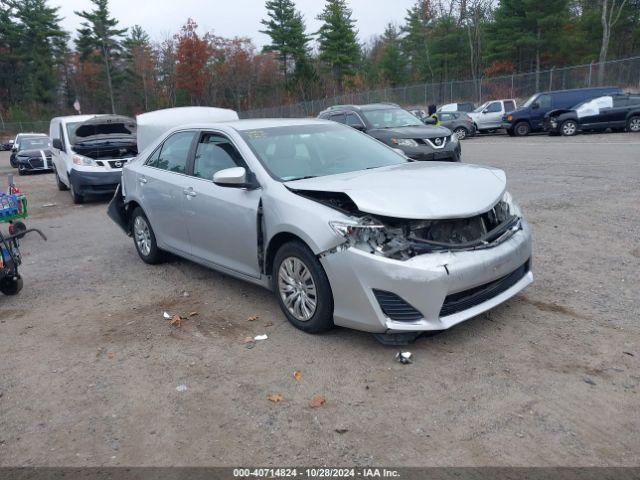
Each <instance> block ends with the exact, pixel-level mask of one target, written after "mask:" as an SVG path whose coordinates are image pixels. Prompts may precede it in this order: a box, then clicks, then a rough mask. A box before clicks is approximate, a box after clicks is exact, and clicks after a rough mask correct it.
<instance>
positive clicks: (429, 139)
mask: <svg viewBox="0 0 640 480" xmlns="http://www.w3.org/2000/svg"><path fill="white" fill-rule="evenodd" d="M318 118H322V119H325V120H332V121H334V122H338V123H343V124H345V125H349V126H350V127H353V128H355V129H356V130H360V131H362V132H364V133H366V134H367V135H370V136H372V137H373V138H375V139H376V140H379V141H381V142H382V143H384V144H386V145H389V146H390V147H393V148H399V149H400V150H402V151H403V152H404V154H405V155H407V156H408V157H409V158H412V159H414V160H437V161H447V162H459V161H460V150H461V149H460V142H459V141H458V138H457V136H456V135H453V134H452V133H451V130H449V129H448V128H444V127H436V126H433V125H425V124H424V123H422V122H421V121H420V120H419V119H418V118H416V117H415V116H413V115H412V114H410V113H409V112H407V111H406V110H403V109H402V108H400V107H399V106H398V105H395V104H390V103H374V104H370V105H338V106H335V107H330V108H328V109H327V110H325V111H323V112H320V115H318Z"/></svg>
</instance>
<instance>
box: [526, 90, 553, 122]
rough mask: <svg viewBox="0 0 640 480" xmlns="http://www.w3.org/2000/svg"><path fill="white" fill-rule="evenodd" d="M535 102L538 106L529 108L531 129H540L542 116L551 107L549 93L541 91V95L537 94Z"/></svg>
mask: <svg viewBox="0 0 640 480" xmlns="http://www.w3.org/2000/svg"><path fill="white" fill-rule="evenodd" d="M535 103H536V104H537V106H538V107H537V108H532V109H531V128H532V129H533V130H542V123H543V121H544V116H545V114H546V113H547V112H548V111H549V110H551V109H552V108H553V107H552V103H551V95H550V94H548V93H543V94H542V95H539V96H538V98H537V99H536V101H535Z"/></svg>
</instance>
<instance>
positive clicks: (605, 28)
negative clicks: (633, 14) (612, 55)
mask: <svg viewBox="0 0 640 480" xmlns="http://www.w3.org/2000/svg"><path fill="white" fill-rule="evenodd" d="M619 1H620V3H618V0H602V16H601V17H600V21H601V23H602V44H601V46H600V58H599V59H598V61H599V62H600V67H599V68H598V85H602V82H603V81H604V71H605V64H604V62H606V61H607V53H608V51H609V40H611V31H612V30H613V27H614V26H615V25H616V23H618V20H619V19H620V15H621V14H622V10H623V9H624V6H625V4H626V3H627V0H619Z"/></svg>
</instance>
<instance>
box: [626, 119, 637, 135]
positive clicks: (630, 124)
mask: <svg viewBox="0 0 640 480" xmlns="http://www.w3.org/2000/svg"><path fill="white" fill-rule="evenodd" d="M627 130H628V131H629V132H633V133H640V115H634V116H633V117H631V118H629V120H628V121H627Z"/></svg>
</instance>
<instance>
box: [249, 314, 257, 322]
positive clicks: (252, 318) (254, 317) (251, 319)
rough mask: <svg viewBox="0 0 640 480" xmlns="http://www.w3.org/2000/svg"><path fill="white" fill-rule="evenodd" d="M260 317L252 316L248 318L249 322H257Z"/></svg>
mask: <svg viewBox="0 0 640 480" xmlns="http://www.w3.org/2000/svg"><path fill="white" fill-rule="evenodd" d="M259 318H260V317H259V316H258V315H251V316H250V317H249V318H247V321H249V322H255V321H256V320H258V319H259Z"/></svg>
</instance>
